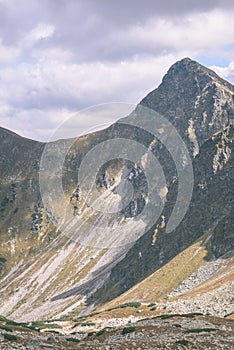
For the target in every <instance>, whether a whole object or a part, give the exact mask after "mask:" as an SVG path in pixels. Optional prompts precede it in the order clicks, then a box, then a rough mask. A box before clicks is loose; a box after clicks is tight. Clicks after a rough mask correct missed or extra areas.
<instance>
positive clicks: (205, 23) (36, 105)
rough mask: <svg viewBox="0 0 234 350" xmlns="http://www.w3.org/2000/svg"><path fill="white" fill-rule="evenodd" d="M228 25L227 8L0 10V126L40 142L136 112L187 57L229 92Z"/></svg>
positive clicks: (54, 4) (18, 0)
mask: <svg viewBox="0 0 234 350" xmlns="http://www.w3.org/2000/svg"><path fill="white" fill-rule="evenodd" d="M233 19H234V1H233V0H227V1H226V0H196V1H193V0H191V1H189V0H175V1H170V0H163V1H161V0H160V1H159V0H144V1H143V0H125V1H122V0H119V1H114V0H113V1H111V0H30V1H28V0H0V126H3V127H6V128H9V129H11V130H14V131H16V132H18V133H19V134H21V135H23V136H26V137H30V138H34V139H37V140H47V139H49V137H50V135H51V134H52V133H53V130H54V129H55V128H56V127H57V126H58V125H59V124H61V123H62V122H63V121H64V120H66V118H69V117H71V116H72V115H74V114H75V113H76V112H77V111H79V110H81V109H83V108H88V107H90V106H93V105H96V104H101V103H108V102H127V103H137V102H139V101H140V100H141V99H142V98H143V97H144V96H145V95H146V94H147V93H148V92H149V91H151V90H152V89H154V88H156V87H157V85H158V84H159V83H160V81H161V79H162V76H163V75H164V74H165V72H166V71H167V70H168V68H169V67H170V65H171V64H173V63H174V62H175V61H176V60H179V59H181V58H183V57H186V56H189V57H191V58H193V59H195V60H198V61H199V62H200V63H202V64H204V65H207V66H209V67H212V69H214V70H216V71H217V72H218V74H220V75H222V76H223V77H224V78H226V79H228V80H229V81H231V82H232V83H234V35H233ZM94 119H95V118H94ZM94 124H98V120H94Z"/></svg>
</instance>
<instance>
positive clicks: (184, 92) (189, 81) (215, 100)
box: [141, 57, 234, 156]
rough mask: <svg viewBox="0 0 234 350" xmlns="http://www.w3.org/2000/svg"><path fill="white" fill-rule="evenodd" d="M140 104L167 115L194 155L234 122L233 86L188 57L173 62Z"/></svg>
mask: <svg viewBox="0 0 234 350" xmlns="http://www.w3.org/2000/svg"><path fill="white" fill-rule="evenodd" d="M141 105H143V106H145V107H148V108H150V109H153V110H155V111H156V112H158V113H159V114H161V115H163V116H164V117H165V118H166V119H168V120H169V121H170V122H171V123H172V124H173V125H174V126H175V127H176V128H177V130H178V132H179V133H180V135H181V137H182V138H183V139H184V140H185V141H186V143H187V145H188V148H189V149H190V151H191V154H192V155H193V156H195V155H196V154H198V152H199V147H200V146H201V145H202V144H203V143H204V142H205V141H206V140H207V139H209V138H210V137H211V135H213V134H214V133H216V132H217V131H218V130H221V129H223V128H225V127H226V126H227V125H229V124H233V117H234V86H233V85H232V84H230V83H229V82H227V81H225V80H224V79H222V78H220V77H219V76H218V75H217V74H216V73H215V72H213V71H212V70H210V69H208V68H206V67H204V66H203V65H201V64H200V63H198V62H196V61H193V60H191V59H190V58H188V57H186V58H183V59H182V60H180V61H178V62H176V63H175V64H173V65H172V66H171V68H170V69H169V70H168V72H167V73H166V75H165V76H164V77H163V79H162V83H161V84H160V85H159V87H158V88H157V89H155V90H154V91H152V92H150V93H149V94H148V95H147V96H146V97H145V98H144V99H143V100H142V101H141Z"/></svg>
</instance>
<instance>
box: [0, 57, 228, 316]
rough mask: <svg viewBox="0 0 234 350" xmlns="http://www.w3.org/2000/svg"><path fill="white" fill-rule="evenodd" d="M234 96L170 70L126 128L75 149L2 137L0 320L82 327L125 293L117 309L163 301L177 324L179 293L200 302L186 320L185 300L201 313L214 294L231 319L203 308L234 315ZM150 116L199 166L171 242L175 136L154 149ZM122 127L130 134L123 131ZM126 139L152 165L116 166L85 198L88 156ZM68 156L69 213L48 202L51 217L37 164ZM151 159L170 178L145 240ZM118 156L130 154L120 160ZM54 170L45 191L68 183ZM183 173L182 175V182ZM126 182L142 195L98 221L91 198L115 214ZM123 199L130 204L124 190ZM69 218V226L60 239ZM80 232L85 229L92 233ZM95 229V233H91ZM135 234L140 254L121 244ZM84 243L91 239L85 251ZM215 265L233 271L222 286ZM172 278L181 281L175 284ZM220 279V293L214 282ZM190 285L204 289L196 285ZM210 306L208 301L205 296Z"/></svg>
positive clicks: (210, 80) (178, 66) (3, 133)
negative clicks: (82, 177)
mask: <svg viewBox="0 0 234 350" xmlns="http://www.w3.org/2000/svg"><path fill="white" fill-rule="evenodd" d="M233 96H234V87H233V86H232V85H231V84H229V83H228V82H226V81H224V80H223V79H221V78H219V77H218V76H217V75H216V74H215V73H214V72H212V71H210V70H208V69H207V68H205V67H203V66H201V65H200V64H198V63H196V62H194V61H192V60H190V59H187V58H186V59H183V60H182V61H180V62H177V63H175V64H174V65H173V66H172V67H171V68H170V70H169V71H168V73H167V74H166V76H165V77H164V78H163V81H162V84H161V85H160V86H159V87H158V89H156V90H154V91H153V92H151V93H150V94H149V95H148V96H146V97H145V98H144V99H143V100H142V102H141V103H140V105H139V106H138V107H137V108H136V110H135V111H133V113H132V114H131V115H130V116H128V117H127V118H125V119H121V120H120V122H119V123H115V124H114V125H112V126H111V127H109V128H108V129H105V130H102V131H99V132H96V133H93V134H89V135H87V136H83V137H81V138H79V139H78V140H59V141H56V142H53V143H50V144H49V145H45V144H42V143H39V142H35V141H31V140H27V139H24V138H21V137H20V136H18V135H16V134H14V133H12V132H10V131H7V130H5V129H0V144H1V147H0V162H1V167H0V189H1V191H0V205H1V209H0V210H1V225H0V269H1V287H0V298H1V303H0V314H3V315H4V316H8V317H10V318H13V319H14V320H20V321H29V320H37V319H43V318H44V319H45V318H48V317H56V318H58V317H64V316H65V315H76V316H78V315H79V313H80V312H84V310H85V312H89V310H92V309H93V308H95V307H97V306H102V305H103V304H105V303H106V302H110V301H112V300H113V299H114V298H116V297H118V296H119V295H121V294H122V293H124V292H126V291H129V292H126V294H123V295H121V296H120V297H119V298H120V299H116V300H115V301H113V303H114V304H113V305H116V304H115V303H118V302H119V301H120V300H124V301H129V300H141V301H147V302H150V301H153V302H162V301H163V302H164V303H165V304H164V307H165V308H166V309H168V310H169V311H170V312H172V311H173V312H174V311H175V310H176V305H179V306H178V307H179V308H180V305H182V304H179V303H180V302H181V301H180V302H178V300H174V299H173V298H176V296H178V293H181V291H182V294H184V295H186V293H191V291H192V290H193V291H195V292H194V293H195V294H194V295H190V294H188V295H187V298H188V299H186V297H185V298H184V300H183V311H184V312H187V311H188V312H190V311H191V310H190V309H189V306H187V305H189V302H188V303H187V302H186V300H189V298H194V299H193V300H194V305H196V304H195V303H197V304H198V303H199V304H200V303H201V298H200V299H199V298H198V295H199V293H200V294H203V293H211V296H210V299H212V298H213V295H212V293H213V294H214V295H215V293H216V292H217V291H218V293H220V296H221V299H220V300H222V302H221V304H223V305H225V302H224V301H225V300H226V304H227V303H228V304H230V305H231V306H228V308H227V307H226V306H225V308H227V310H226V311H224V310H223V309H219V308H217V310H218V311H217V313H216V311H215V310H213V309H214V308H213V306H209V305H208V304H210V303H211V302H209V303H208V304H207V305H205V303H204V307H203V308H202V312H210V313H212V314H214V315H215V314H218V315H221V316H224V315H225V314H227V313H228V312H229V311H231V308H232V304H231V303H232V302H233V299H232V297H231V288H232V284H230V285H229V283H233V274H232V267H233V260H231V259H232V255H233V252H232V251H233V249H234V236H233V202H232V201H233V142H232V141H233V126H232V124H233V116H234V97H233ZM145 107H148V108H150V109H152V110H154V111H156V112H157V113H159V114H160V115H162V116H163V118H164V121H165V123H166V121H169V122H170V123H171V124H172V125H173V126H174V127H175V128H176V129H177V131H178V133H179V134H180V135H181V137H182V139H183V140H184V142H185V144H186V146H187V148H188V150H189V154H190V156H191V159H192V166H193V172H194V187H193V193H192V199H191V203H190V206H189V208H188V211H187V213H186V215H185V217H184V219H183V221H182V222H181V223H180V224H179V226H178V227H176V228H175V229H173V230H172V231H171V232H170V233H168V232H166V225H167V223H168V222H169V219H170V216H171V214H172V213H173V207H174V205H175V203H176V198H177V195H178V193H179V190H180V187H179V186H180V176H181V174H179V173H178V169H177V168H176V164H175V161H174V158H173V157H172V155H171V154H170V152H168V149H167V148H166V147H165V144H167V143H168V142H170V139H171V134H170V133H169V134H168V135H164V132H163V131H159V133H158V139H156V138H155V135H153V133H152V130H149V129H147V123H148V120H149V119H147V118H148V117H150V115H146V116H143V117H142V113H141V112H142V108H145ZM144 118H145V119H144ZM139 120H140V122H141V124H143V125H144V126H146V128H145V130H142V129H139V128H137V127H135V126H132V125H131V123H133V122H134V123H135V122H137V121H139ZM126 121H128V125H126V124H125V125H123V122H126ZM134 123H133V124H134ZM165 125H166V124H165ZM160 132H161V134H160ZM162 135H163V137H164V136H165V137H164V138H163V137H162ZM120 136H121V137H122V138H125V139H128V140H131V141H135V142H137V143H140V144H144V146H145V149H146V153H144V152H143V153H141V157H140V163H139V164H138V165H137V164H136V163H134V162H130V161H126V160H125V161H124V160H118V161H117V160H116V159H114V160H113V161H111V162H109V163H107V164H104V165H103V166H102V167H101V168H100V170H99V173H98V176H97V178H96V187H95V191H94V192H93V193H91V194H90V193H89V192H88V191H89V189H90V184H89V183H88V182H87V183H86V184H85V185H86V187H84V189H85V190H84V191H83V192H80V191H79V188H78V187H77V170H78V168H79V166H80V164H81V161H82V159H83V158H84V155H85V154H87V152H88V151H89V150H90V149H92V147H94V146H96V145H98V144H100V143H101V142H103V141H106V140H112V141H113V142H114V140H115V139H118V138H119V137H120ZM70 145H71V146H72V147H71V148H70V149H69V151H68V152H67V155H66V158H65V162H64V164H63V167H62V181H63V188H64V193H65V200H66V205H64V206H61V205H60V200H59V199H60V198H56V196H54V194H53V193H50V192H48V193H49V196H51V198H52V200H53V201H54V202H55V206H54V211H53V212H52V211H51V210H50V208H48V207H45V206H44V205H43V202H42V198H41V193H40V188H39V169H40V164H39V163H40V159H41V156H42V154H43V151H44V150H45V147H49V148H51V149H52V150H55V151H56V152H55V153H54V154H58V155H59V154H62V153H64V152H65V151H66V150H67V149H68V146H69V147H70ZM173 148H174V149H173V152H174V154H176V155H177V157H178V162H180V164H183V156H184V153H183V152H181V150H180V149H179V146H178V145H174V147H173ZM149 150H150V151H151V152H152V154H153V155H155V156H156V157H157V159H158V160H159V162H160V164H161V166H162V169H163V172H164V176H165V183H163V182H162V181H161V177H160V176H156V174H155V176H153V181H154V185H155V186H159V189H160V190H159V192H158V193H157V196H158V197H159V199H158V201H159V202H158V203H159V204H160V205H161V204H163V205H164V208H163V211H162V213H161V215H160V217H159V219H158V221H157V222H156V223H155V224H154V225H153V226H152V228H150V229H149V230H148V231H147V230H146V232H145V234H144V235H142V234H143V233H144V230H145V227H146V225H145V222H144V220H142V221H141V224H142V226H141V225H139V221H137V217H138V216H139V215H141V212H142V211H143V210H144V207H145V205H146V203H147V195H148V187H147V181H146V177H145V176H144V174H143V173H142V171H141V168H140V165H141V164H142V163H146V164H147V162H149V161H150V160H149V157H148V153H149ZM120 151H121V150H120ZM120 155H124V154H122V153H121V152H120ZM138 156H139V155H138ZM120 158H124V157H123V156H122V157H120ZM58 159H59V156H58V158H56V157H54V158H53V159H50V160H49V161H50V162H53V164H54V168H53V171H52V172H49V170H48V173H46V170H47V169H45V174H46V176H45V177H46V179H48V183H49V180H50V179H56V178H57V175H58V172H59V171H60V170H59V169H58V168H57V167H56V164H57V163H58ZM185 163H186V162H185ZM186 169H187V168H186V166H185V168H184V169H182V170H186ZM182 173H183V171H182ZM122 182H123V183H126V182H130V183H131V185H132V186H133V189H134V194H133V198H132V199H131V201H130V203H129V204H128V205H127V206H126V207H125V209H124V210H121V211H120V212H119V213H118V215H115V217H114V219H113V217H112V216H111V215H109V212H108V213H104V214H103V213H101V214H97V213H96V212H95V211H94V210H93V209H92V208H91V207H90V206H89V205H87V203H86V202H85V197H86V195H87V193H89V195H90V196H91V198H92V200H93V201H94V202H95V200H97V199H98V200H99V202H98V205H99V204H100V203H101V204H100V205H102V202H103V203H105V205H107V206H109V208H112V207H114V206H115V205H116V204H117V205H118V203H119V202H118V200H119V197H122V198H124V190H123V189H124V187H121V186H120V185H121V183H122ZM120 187H121V188H122V190H121V191H122V192H121V191H120V192H118V190H116V188H117V189H118V188H120ZM162 190H163V191H162ZM86 191H87V192H86ZM53 196H54V197H53ZM51 198H49V199H51ZM100 198H101V201H100ZM122 198H121V199H122ZM182 199H183V198H182ZM181 207H183V200H182V201H181V203H180V208H181ZM150 210H153V209H152V208H149V213H150V214H151V211H150ZM64 212H65V213H66V215H67V221H65V222H66V223H69V225H62V226H60V227H58V222H59V220H60V219H61V216H62V215H63V213H64ZM152 213H154V212H153V211H152ZM155 215H156V214H155ZM84 222H88V223H89V225H87V226H84ZM94 223H99V224H100V227H101V230H99V231H98V230H97V226H98V225H96V226H95V225H94ZM110 223H111V224H112V225H113V227H115V233H116V234H115V236H114V237H116V239H115V240H113V235H112V236H111V235H110V236H109V235H107V234H106V232H107V228H108V227H109V225H110ZM90 225H91V226H92V225H93V226H95V227H94V228H93V229H91V230H90ZM132 234H135V235H136V242H134V240H132V241H129V240H128V241H127V244H126V241H125V238H126V237H129V236H131V235H132ZM84 237H87V240H86V241H85V244H84V241H83V239H84ZM70 238H72V239H70ZM82 243H83V244H82ZM216 259H218V260H217V264H219V262H220V261H221V263H220V265H222V266H226V270H225V271H226V272H225V274H224V275H225V276H224V277H225V278H226V280H225V278H224V277H223V275H222V273H223V270H222V269H221V270H220V271H218V272H217V271H216V270H215V269H213V267H212V266H213V265H212V264H213V262H214V264H215V263H216V262H215V261H216ZM178 266H179V268H178ZM181 266H183V268H181ZM185 266H186V268H184V267H185ZM210 266H211V267H210ZM204 271H205V272H204ZM172 272H173V273H174V275H173V274H172ZM216 272H217V276H216V275H215V274H216ZM167 274H169V275H170V276H173V278H171V279H170V283H168V278H167ZM171 274H172V275H171ZM201 275H202V277H201ZM213 277H214V280H212V281H213V282H212V281H210V280H209V279H210V278H211V279H212V278H213ZM194 278H195V279H196V283H194V284H192V283H191V280H193V279H194ZM222 278H223V279H222ZM157 279H159V281H160V283H158V282H157ZM219 279H220V281H221V282H222V283H223V286H224V290H223V291H222V288H221V289H220V283H221V282H219V283H216V282H217V280H219ZM141 281H142V282H141ZM183 281H184V282H183ZM140 282H141V283H140ZM139 283H140V284H139ZM209 283H210V284H209ZM205 284H206V285H205ZM134 285H136V289H135V290H138V291H144V290H145V289H146V292H142V293H141V294H140V293H135V292H133V290H132V289H131V287H133V286H134ZM199 286H200V288H201V287H202V286H204V288H205V290H202V289H201V290H202V292H201V290H199ZM196 288H198V289H196ZM133 289H134V287H133ZM225 293H227V298H226V299H225ZM145 294H146V295H145ZM165 297H171V298H172V300H171V303H169V301H168V303H169V304H167V303H166V302H165V300H163V299H164V298H165ZM121 298H122V299H121ZM196 298H198V299H196ZM185 299H186V300H185ZM205 299H207V300H210V299H209V297H208V296H206V297H205ZM224 299H225V300H224ZM173 302H174V304H172V303H173ZM217 302H218V301H217ZM175 303H177V304H175ZM186 303H187V304H186ZM212 305H213V304H212ZM192 311H194V309H192Z"/></svg>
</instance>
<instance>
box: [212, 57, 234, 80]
mask: <svg viewBox="0 0 234 350" xmlns="http://www.w3.org/2000/svg"><path fill="white" fill-rule="evenodd" d="M210 69H213V70H214V71H215V72H216V73H217V74H218V75H220V76H221V77H222V78H224V79H226V80H228V81H230V82H231V83H232V84H234V61H232V62H230V63H229V65H228V66H227V67H219V66H215V65H214V66H211V67H210Z"/></svg>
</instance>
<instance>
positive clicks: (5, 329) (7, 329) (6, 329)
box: [0, 325, 13, 332]
mask: <svg viewBox="0 0 234 350" xmlns="http://www.w3.org/2000/svg"><path fill="white" fill-rule="evenodd" d="M0 329H3V330H4V331H6V332H13V331H12V329H11V328H9V327H6V326H1V325H0Z"/></svg>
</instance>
